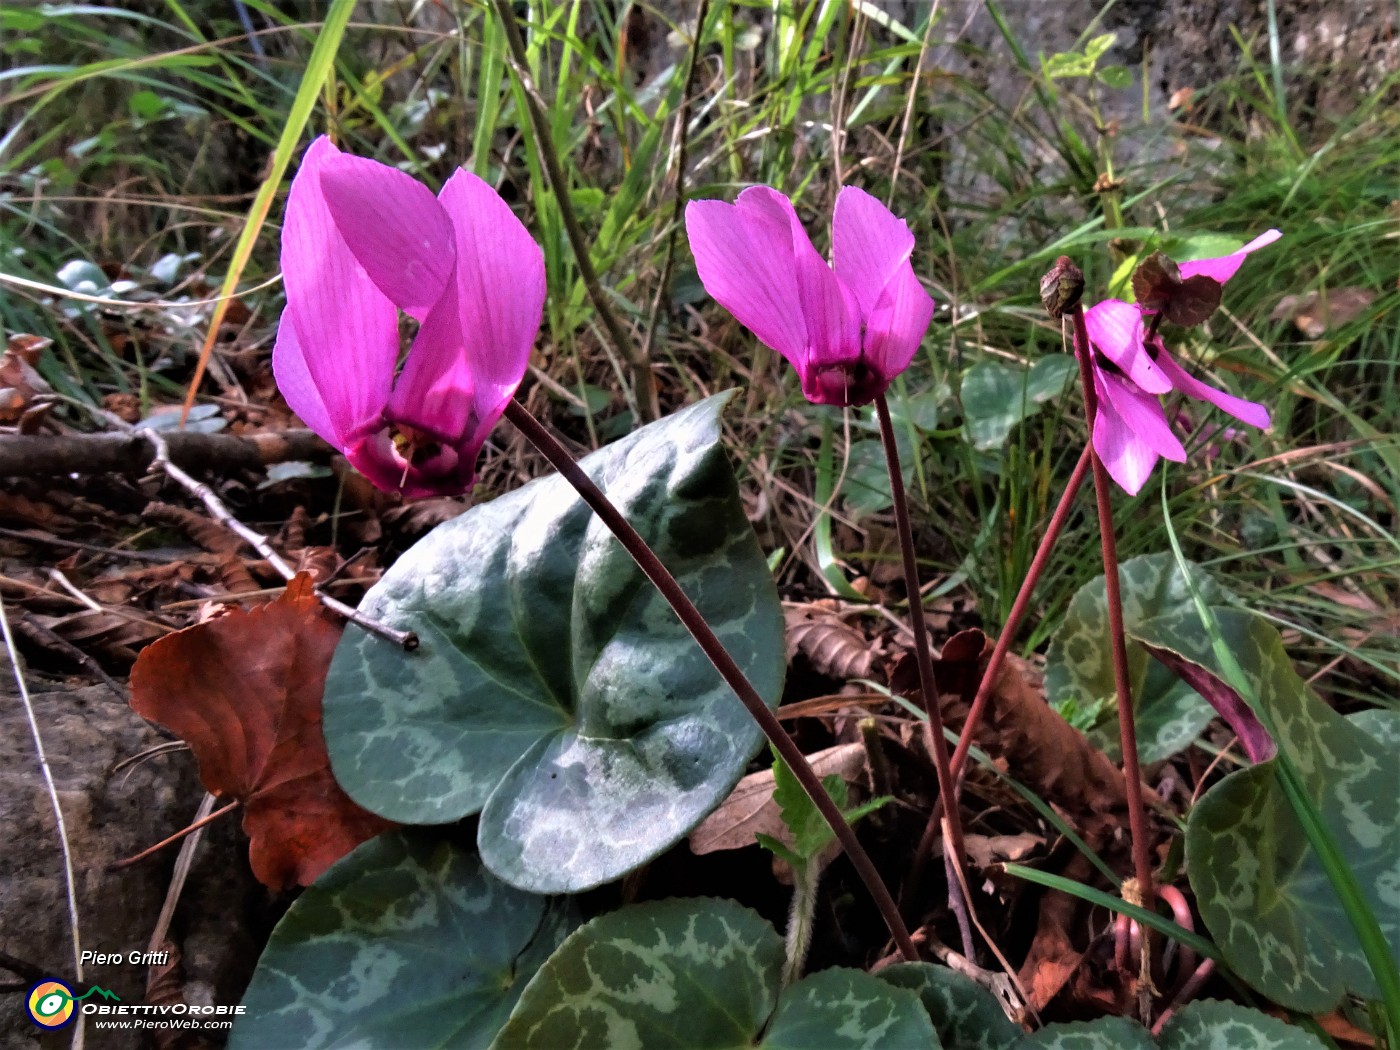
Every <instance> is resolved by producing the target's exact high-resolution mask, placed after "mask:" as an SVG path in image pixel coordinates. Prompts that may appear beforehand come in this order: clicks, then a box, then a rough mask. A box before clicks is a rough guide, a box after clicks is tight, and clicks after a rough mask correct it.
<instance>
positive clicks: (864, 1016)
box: [688, 967, 942, 1050]
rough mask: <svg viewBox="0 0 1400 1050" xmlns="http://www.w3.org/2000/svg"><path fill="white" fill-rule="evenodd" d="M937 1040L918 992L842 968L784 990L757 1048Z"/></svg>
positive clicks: (891, 1049)
mask: <svg viewBox="0 0 1400 1050" xmlns="http://www.w3.org/2000/svg"><path fill="white" fill-rule="evenodd" d="M688 1045H690V1046H694V1045H695V1044H694V1043H691V1044H688ZM751 1045H754V1044H752V1043H741V1044H740V1046H745V1047H746V1046H751ZM941 1045H942V1044H941V1043H940V1042H939V1041H938V1035H937V1033H936V1032H935V1031H934V1028H933V1024H932V1022H931V1021H930V1020H929V1016H928V1013H927V1011H925V1010H924V1007H923V1004H922V1003H920V1002H919V997H918V994H917V993H915V992H912V991H907V990H906V989H903V988H899V987H897V986H894V985H891V984H887V983H886V982H884V981H882V980H880V979H879V978H878V977H872V976H871V975H870V974H868V973H865V972H864V971H862V970H850V969H845V968H841V967H838V968H835V969H831V970H822V971H821V972H820V973H814V974H812V975H811V976H810V977H804V978H803V979H802V980H800V981H798V982H797V983H796V984H794V985H793V986H792V987H791V988H786V989H784V990H783V992H782V994H781V995H779V997H778V1009H777V1010H776V1011H774V1013H773V1018H772V1020H771V1021H769V1022H768V1026H767V1028H766V1029H765V1030H764V1032H763V1038H762V1040H760V1041H759V1042H758V1043H757V1047H758V1048H759V1050H904V1048H906V1047H907V1048H909V1050H939V1048H940V1047H941Z"/></svg>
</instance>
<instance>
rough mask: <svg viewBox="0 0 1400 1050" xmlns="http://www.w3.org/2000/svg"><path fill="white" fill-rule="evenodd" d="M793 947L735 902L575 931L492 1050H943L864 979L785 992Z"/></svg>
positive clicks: (659, 911) (627, 913)
mask: <svg viewBox="0 0 1400 1050" xmlns="http://www.w3.org/2000/svg"><path fill="white" fill-rule="evenodd" d="M782 966H783V941H782V938H781V937H779V936H778V933H777V931H776V930H774V929H773V927H772V926H770V925H768V923H767V922H765V921H764V920H763V919H762V918H760V917H759V916H758V915H757V914H755V913H754V912H752V911H750V910H749V909H748V908H745V907H743V906H742V905H740V904H736V903H735V902H734V901H729V900H717V899H691V900H687V899H681V898H676V899H672V900H664V901H652V902H649V903H646V904H637V905H633V906H631V907H627V908H622V909H620V910H618V911H615V912H611V913H610V914H607V915H603V916H601V917H599V918H597V919H594V920H593V921H592V922H590V923H588V924H587V925H586V926H583V927H581V928H579V929H578V930H576V931H574V933H573V934H572V935H570V937H569V938H568V939H567V940H566V941H565V942H564V943H563V944H561V945H560V946H559V949H558V951H556V952H555V953H554V954H553V955H552V956H550V958H549V960H548V961H547V962H546V963H545V964H544V965H543V966H542V967H541V968H540V971H539V973H537V974H536V975H535V978H534V980H532V981H531V982H530V983H529V985H528V986H527V987H526V988H525V991H524V992H523V993H522V994H521V996H520V1002H519V1004H518V1005H517V1006H516V1008H515V1010H514V1011H513V1012H512V1014H511V1016H510V1020H509V1021H508V1022H507V1023H506V1025H505V1027H504V1028H502V1029H501V1032H500V1034H499V1035H498V1036H497V1037H496V1041H495V1042H494V1043H492V1044H491V1050H535V1048H539V1050H593V1048H594V1047H604V1046H605V1047H607V1048H608V1050H691V1048H693V1047H712V1048H715V1050H728V1048H733V1050H739V1048H741V1047H753V1048H769V1050H798V1048H807V1047H817V1046H820V1047H822V1048H823V1050H857V1048H860V1050H906V1048H907V1050H916V1048H917V1050H930V1048H933V1050H936V1048H937V1047H938V1046H939V1045H940V1044H939V1042H938V1037H937V1036H936V1035H935V1034H934V1030H933V1026H932V1024H931V1023H930V1021H929V1018H928V1014H927V1013H926V1012H925V1011H924V1009H923V1007H922V1006H921V1005H920V1002H919V998H918V996H917V995H916V994H915V993H914V992H912V991H908V990H906V989H903V988H897V987H893V986H891V985H889V984H886V983H885V982H884V981H881V980H880V979H879V978H876V977H872V976H871V975H869V974H866V973H862V972H860V971H858V970H846V969H833V970H824V971H822V972H821V973H817V974H813V975H812V976H810V977H807V978H804V979H803V980H801V981H798V982H797V983H796V984H794V985H792V986H791V987H789V988H785V989H781V990H780V983H781V974H782Z"/></svg>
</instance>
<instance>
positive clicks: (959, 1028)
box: [877, 963, 1022, 1050]
mask: <svg viewBox="0 0 1400 1050" xmlns="http://www.w3.org/2000/svg"><path fill="white" fill-rule="evenodd" d="M877 976H878V977H879V978H880V979H881V980H882V981H888V982H889V983H890V984H893V985H897V986H899V987H900V988H908V989H909V990H910V991H913V992H916V993H918V996H919V999H920V1000H921V1001H922V1002H923V1004H924V1009H925V1010H926V1011H927V1012H928V1015H929V1019H930V1020H931V1021H933V1027H934V1029H935V1030H936V1031H937V1032H938V1038H939V1039H940V1040H942V1044H943V1046H945V1047H947V1048H948V1050H1009V1048H1010V1047H1011V1046H1013V1045H1014V1044H1015V1043H1016V1041H1017V1040H1018V1039H1020V1038H1021V1036H1022V1032H1021V1029H1020V1028H1019V1027H1018V1026H1017V1025H1016V1024H1014V1023H1013V1022H1012V1020H1011V1018H1009V1017H1007V1016H1006V1012H1005V1011H1004V1010H1002V1008H1001V1005H1000V1004H999V1003H998V1002H997V1000H996V996H994V995H992V993H991V992H989V991H987V989H985V988H983V987H982V986H981V985H980V984H978V983H977V982H976V981H974V980H973V979H972V978H971V977H968V976H966V975H965V974H961V973H958V972H957V971H956V970H951V969H949V968H948V967H946V966H934V965H932V964H931V963H896V964H895V965H893V966H886V967H885V968H884V969H883V970H881V971H880V972H879V974H878V975H877Z"/></svg>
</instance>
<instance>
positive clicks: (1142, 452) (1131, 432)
mask: <svg viewBox="0 0 1400 1050" xmlns="http://www.w3.org/2000/svg"><path fill="white" fill-rule="evenodd" d="M1280 236H1281V234H1280V233H1279V231H1278V230H1269V231H1268V232H1266V233H1264V234H1261V235H1260V236H1258V237H1256V238H1255V239H1254V240H1252V241H1250V242H1249V243H1248V244H1246V245H1245V246H1244V247H1243V248H1241V249H1239V250H1238V251H1236V252H1233V253H1231V254H1230V255H1224V256H1219V257H1216V258H1211V259H1197V260H1194V261H1192V262H1184V263H1180V264H1175V263H1171V261H1170V260H1164V262H1165V264H1166V266H1167V267H1168V268H1169V269H1170V270H1174V271H1175V272H1167V271H1164V270H1163V269H1162V268H1161V264H1158V269H1157V271H1156V272H1155V273H1154V275H1153V287H1152V292H1153V295H1152V300H1151V301H1152V304H1153V305H1152V306H1151V307H1145V306H1142V305H1133V304H1131V303H1125V302H1121V301H1119V300H1117V299H1107V300H1105V301H1103V302H1101V303H1099V304H1098V305H1096V306H1093V307H1091V308H1090V309H1088V310H1086V311H1085V313H1084V322H1085V326H1086V327H1087V329H1088V333H1089V342H1090V344H1091V346H1092V347H1093V350H1094V353H1093V357H1092V365H1093V380H1094V390H1095V393H1096V394H1097V395H1098V404H1099V411H1098V414H1097V416H1096V418H1095V420H1094V435H1093V441H1094V449H1095V451H1096V452H1097V453H1098V455H1099V458H1100V459H1101V460H1102V461H1103V464H1104V467H1105V469H1107V471H1108V473H1109V475H1110V476H1111V477H1112V478H1113V480H1114V481H1116V482H1117V483H1118V484H1119V485H1120V486H1121V487H1122V488H1123V489H1125V490H1126V491H1127V492H1129V493H1136V492H1138V491H1139V490H1140V489H1141V488H1142V486H1143V484H1144V483H1145V482H1146V481H1147V478H1148V476H1149V475H1150V474H1151V473H1152V468H1153V467H1154V466H1155V465H1156V463H1157V459H1158V457H1159V456H1160V457H1165V458H1167V459H1170V460H1174V461H1176V462H1178V463H1181V462H1185V460H1186V450H1185V449H1184V448H1183V447H1182V445H1181V442H1180V441H1179V440H1178V439H1177V437H1176V435H1175V434H1173V433H1172V431H1171V427H1170V426H1169V424H1168V423H1167V417H1166V413H1165V412H1163V410H1162V406H1161V404H1160V403H1159V401H1158V400H1157V398H1158V397H1159V396H1160V395H1163V394H1168V393H1171V392H1172V391H1173V390H1175V391H1179V392H1180V393H1183V394H1185V395H1186V396H1187V397H1189V398H1193V399H1195V400H1197V401H1206V402H1209V403H1210V404H1212V405H1214V406H1215V407H1216V408H1219V409H1220V410H1221V411H1223V412H1225V413H1227V414H1228V415H1231V416H1233V417H1234V418H1236V419H1238V420H1239V421H1240V422H1242V423H1248V424H1249V425H1250V426H1252V427H1258V428H1259V429H1260V430H1267V429H1268V427H1269V422H1270V420H1269V411H1268V409H1266V408H1265V407H1264V406H1263V405H1260V404H1257V403H1255V402H1253V401H1246V400H1244V399H1243V398H1239V397H1235V396H1234V395H1232V394H1227V393H1226V392H1225V391H1223V390H1220V389H1218V388H1217V387H1213V386H1211V385H1210V384H1208V383H1203V382H1202V381H1201V380H1199V379H1197V378H1196V377H1195V376H1193V375H1191V374H1190V373H1189V372H1187V371H1186V369H1184V368H1183V367H1182V366H1181V365H1180V364H1179V363H1178V362H1177V361H1176V359H1175V358H1174V357H1173V356H1172V354H1171V353H1170V352H1169V351H1168V350H1167V347H1166V344H1165V343H1164V342H1163V340H1162V337H1161V336H1160V335H1159V334H1158V333H1157V327H1158V325H1159V324H1160V322H1161V320H1162V318H1163V317H1166V318H1170V317H1171V316H1172V313H1173V310H1174V309H1178V308H1180V309H1183V310H1188V309H1191V308H1193V307H1194V306H1195V305H1196V304H1197V302H1198V301H1199V299H1198V295H1199V289H1196V288H1193V287H1192V285H1191V283H1190V282H1192V281H1193V280H1195V279H1197V278H1201V279H1208V280H1209V281H1210V282H1213V284H1214V286H1215V287H1214V295H1215V299H1216V300H1217V301H1218V298H1219V287H1218V286H1219V285H1221V284H1224V283H1225V282H1226V281H1228V280H1229V279H1230V278H1231V277H1233V276H1234V275H1235V274H1236V273H1237V272H1238V271H1239V268H1240V265H1241V264H1242V263H1243V262H1244V260H1245V257H1246V256H1247V255H1249V253H1250V252H1253V251H1256V250H1257V249H1259V248H1262V247H1264V246H1265V245H1268V244H1272V243H1273V242H1274V241H1276V240H1278V239H1279V237H1280ZM1136 283H1137V282H1136V279H1135V284H1136ZM1188 300H1189V301H1190V303H1189V305H1187V302H1188ZM1211 309H1212V310H1213V309H1214V307H1213V306H1212V307H1211Z"/></svg>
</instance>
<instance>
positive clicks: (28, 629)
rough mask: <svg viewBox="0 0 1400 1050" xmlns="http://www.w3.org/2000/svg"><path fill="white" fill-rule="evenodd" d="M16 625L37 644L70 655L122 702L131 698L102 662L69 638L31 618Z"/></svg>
mask: <svg viewBox="0 0 1400 1050" xmlns="http://www.w3.org/2000/svg"><path fill="white" fill-rule="evenodd" d="M14 627H15V629H16V630H18V631H19V633H20V634H23V635H26V636H28V637H29V639H30V641H32V642H34V643H35V644H37V645H41V646H43V647H45V648H48V649H57V650H58V651H59V652H61V653H63V654H64V655H66V656H68V657H69V658H70V659H71V660H73V662H74V663H76V664H78V666H80V667H82V668H84V669H86V670H87V672H88V673H89V674H91V675H92V676H93V677H95V678H97V679H98V680H100V681H101V682H102V684H103V685H105V686H106V687H107V688H108V690H109V691H110V692H111V693H112V695H113V696H115V697H116V698H117V699H118V700H120V701H121V702H122V703H126V702H127V700H128V699H129V698H128V697H127V695H126V690H125V689H123V688H122V687H121V686H120V685H118V684H117V682H116V680H115V679H114V678H113V677H112V676H111V675H109V674H108V673H107V672H106V671H104V670H103V669H102V665H101V664H99V663H98V662H97V661H96V660H94V659H93V658H92V657H91V656H89V655H88V654H87V653H85V652H83V651H82V650H81V649H79V648H78V647H77V646H76V645H74V644H73V643H72V642H70V641H69V640H68V639H67V638H64V637H63V636H62V635H60V634H58V633H56V632H54V631H51V630H49V628H47V627H45V626H44V625H43V624H41V623H35V622H34V621H32V620H29V619H21V620H20V621H19V622H18V623H16V624H14Z"/></svg>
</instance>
